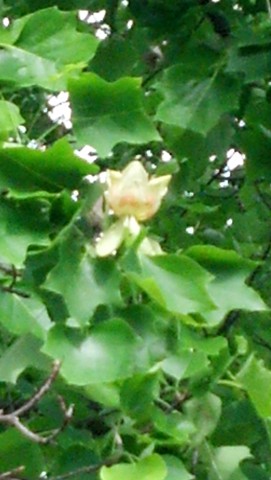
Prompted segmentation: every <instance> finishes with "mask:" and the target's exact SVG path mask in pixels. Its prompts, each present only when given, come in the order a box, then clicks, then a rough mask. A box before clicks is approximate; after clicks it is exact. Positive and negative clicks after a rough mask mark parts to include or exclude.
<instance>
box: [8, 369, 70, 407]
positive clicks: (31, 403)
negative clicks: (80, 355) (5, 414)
mask: <svg viewBox="0 0 271 480" xmlns="http://www.w3.org/2000/svg"><path fill="white" fill-rule="evenodd" d="M60 366H61V362H60V361H59V360H55V361H54V363H53V368H52V372H51V374H50V375H49V377H48V378H47V379H46V380H45V382H44V383H43V385H41V387H40V388H39V389H38V391H37V392H36V393H35V394H34V395H33V396H32V397H31V398H30V399H29V400H28V401H27V402H26V403H25V404H24V405H22V407H20V408H18V409H17V410H15V411H14V412H13V413H12V414H13V415H16V416H19V415H22V414H23V413H25V412H28V410H30V409H31V408H33V406H34V405H35V404H36V403H38V402H39V400H40V399H41V398H42V397H43V396H44V395H45V394H46V393H47V392H48V390H50V388H51V385H52V383H53V382H54V381H55V379H56V377H57V375H58V373H59V370H60Z"/></svg>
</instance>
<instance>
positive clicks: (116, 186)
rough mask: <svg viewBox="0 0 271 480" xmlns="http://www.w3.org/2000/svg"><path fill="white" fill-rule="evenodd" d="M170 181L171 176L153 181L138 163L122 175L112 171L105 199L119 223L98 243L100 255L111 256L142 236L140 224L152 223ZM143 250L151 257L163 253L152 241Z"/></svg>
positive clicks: (147, 241)
mask: <svg viewBox="0 0 271 480" xmlns="http://www.w3.org/2000/svg"><path fill="white" fill-rule="evenodd" d="M170 179H171V175H164V176H161V177H151V178H149V176H148V174H147V172H146V170H145V169H144V167H143V166H142V165H141V163H140V162H139V161H136V160H135V161H133V162H131V163H130V164H129V165H128V166H127V167H126V168H125V169H124V170H123V171H122V172H118V171H115V170H109V171H108V178H107V187H108V188H107V191H106V192H105V198H106V201H107V203H108V206H109V208H111V209H112V211H113V212H114V214H115V215H116V216H117V217H119V220H118V221H117V222H115V223H114V224H113V225H111V227H110V228H109V229H108V230H107V231H106V232H104V234H103V236H102V237H101V238H100V239H99V240H98V242H97V244H96V253H97V255H98V256H101V257H104V256H107V255H110V254H111V253H113V252H114V251H116V250H117V249H118V247H119V246H120V245H121V243H122V242H123V241H124V240H125V239H128V238H132V239H134V238H136V237H137V236H138V234H139V233H140V229H141V227H140V224H139V222H144V221H145V220H148V219H149V218H151V217H152V216H153V215H154V214H155V213H156V212H157V210H158V209H159V207H160V205H161V201H162V198H163V197H164V196H165V194H166V193H167V187H168V184H169V181H170ZM140 250H141V251H142V252H143V253H146V254H147V255H151V254H152V255H156V254H158V253H161V252H162V250H161V248H160V245H159V244H158V243H157V242H155V241H154V240H151V239H149V238H145V239H144V240H143V241H142V243H141V245H140Z"/></svg>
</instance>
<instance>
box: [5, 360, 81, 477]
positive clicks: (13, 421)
mask: <svg viewBox="0 0 271 480" xmlns="http://www.w3.org/2000/svg"><path fill="white" fill-rule="evenodd" d="M60 365H61V364H60V361H59V360H56V361H55V362H54V364H53V369H52V372H51V374H50V375H49V377H48V378H47V379H46V380H45V382H44V383H43V385H42V386H41V387H40V388H39V389H38V391H37V392H36V393H35V394H34V395H33V396H32V397H31V398H30V399H29V400H28V401H27V402H26V403H25V404H24V405H22V406H21V407H20V408H17V410H14V411H13V412H12V413H8V414H5V413H3V410H0V423H4V424H8V425H10V426H13V427H15V428H16V429H17V430H18V431H19V432H20V433H21V434H22V435H23V436H24V437H26V438H28V439H29V440H31V441H32V442H35V443H40V444H46V443H49V442H51V441H52V440H53V439H54V438H55V437H56V436H57V435H59V433H60V432H62V431H63V430H64V428H65V427H66V426H67V424H68V423H69V422H70V420H71V418H72V415H73V405H71V406H69V407H67V406H66V404H65V402H64V399H63V398H62V397H59V398H58V400H59V403H60V407H61V409H62V411H63V413H64V419H63V422H62V425H61V426H60V427H59V428H57V429H55V430H53V432H52V433H51V434H50V435H47V436H41V435H39V434H38V433H35V432H32V430H30V429H29V428H28V427H26V426H25V425H24V424H23V423H22V422H21V421H20V418H19V416H20V415H23V414H24V413H26V412H28V411H29V410H31V409H32V408H33V407H34V406H35V405H36V403H38V402H39V401H40V399H41V398H42V397H43V396H44V395H45V394H46V393H47V392H48V390H49V389H50V388H51V386H52V383H53V382H54V381H55V379H56V377H57V375H58V373H59V370H60ZM0 480H1V479H0Z"/></svg>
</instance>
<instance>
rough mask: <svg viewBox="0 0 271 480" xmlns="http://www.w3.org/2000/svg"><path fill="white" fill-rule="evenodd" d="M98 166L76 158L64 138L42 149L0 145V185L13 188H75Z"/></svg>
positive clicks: (51, 189)
mask: <svg viewBox="0 0 271 480" xmlns="http://www.w3.org/2000/svg"><path fill="white" fill-rule="evenodd" d="M97 170H98V168H97V167H96V166H95V165H90V164H89V163H87V162H86V161H84V160H82V159H80V158H78V157H77V156H76V155H75V154H74V153H73V150H72V148H71V147H70V146H69V144H68V143H67V141H66V140H64V139H62V140H59V141H58V142H56V143H55V144H54V145H53V146H52V147H51V148H48V150H45V152H41V151H38V150H31V149H29V148H24V147H18V148H5V149H0V188H3V189H6V188H11V189H12V190H14V191H16V192H25V191H32V192H33V191H37V190H45V191H48V192H59V191H60V190H62V189H63V188H68V189H75V188H77V187H78V184H79V183H80V181H81V179H82V178H83V177H84V176H85V175H89V174H93V173H96V172H97Z"/></svg>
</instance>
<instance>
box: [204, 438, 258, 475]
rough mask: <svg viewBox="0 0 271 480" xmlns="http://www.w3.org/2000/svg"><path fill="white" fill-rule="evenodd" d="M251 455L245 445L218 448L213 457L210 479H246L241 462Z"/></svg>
mask: <svg viewBox="0 0 271 480" xmlns="http://www.w3.org/2000/svg"><path fill="white" fill-rule="evenodd" d="M248 457H250V451H249V449H248V448H247V447H244V446H234V447H220V448H216V449H215V450H214V452H213V454H212V457H211V465H210V476H209V477H208V478H209V479H210V480H246V477H245V475H244V474H243V473H242V471H241V469H240V467H239V464H240V462H241V461H242V460H244V459H245V458H248Z"/></svg>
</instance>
